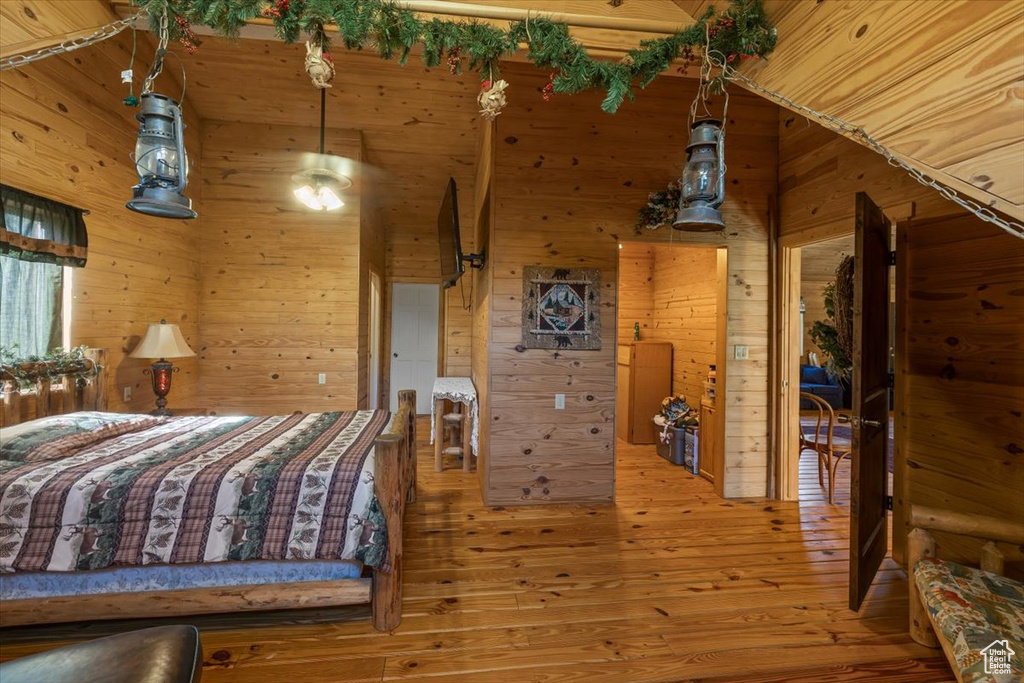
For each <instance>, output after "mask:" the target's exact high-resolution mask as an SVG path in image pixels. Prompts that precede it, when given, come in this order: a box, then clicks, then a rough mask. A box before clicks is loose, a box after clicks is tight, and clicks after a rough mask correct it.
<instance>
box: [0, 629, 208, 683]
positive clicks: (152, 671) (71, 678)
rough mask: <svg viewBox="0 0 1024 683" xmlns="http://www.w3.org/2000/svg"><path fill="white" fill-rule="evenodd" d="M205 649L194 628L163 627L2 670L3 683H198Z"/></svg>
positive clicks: (52, 652)
mask: <svg viewBox="0 0 1024 683" xmlns="http://www.w3.org/2000/svg"><path fill="white" fill-rule="evenodd" d="M202 668H203V649H202V647H201V645H200V643H199V631H197V630H196V628H195V627H194V626H158V627H156V628H147V629H143V630H141V631H131V632H129V633H119V634H117V635H115V636H109V637H107V638H99V639H97V640H90V641H88V642H85V643H78V644H77V645H69V646H67V647H60V648H57V649H56V650H49V651H48V652H40V653H38V654H34V655H31V656H29V657H23V658H21V659H15V660H12V661H9V662H4V663H3V664H0V681H3V683H43V682H44V681H45V683H81V682H82V681H89V683H194V682H195V681H198V680H199V678H200V676H201V675H202Z"/></svg>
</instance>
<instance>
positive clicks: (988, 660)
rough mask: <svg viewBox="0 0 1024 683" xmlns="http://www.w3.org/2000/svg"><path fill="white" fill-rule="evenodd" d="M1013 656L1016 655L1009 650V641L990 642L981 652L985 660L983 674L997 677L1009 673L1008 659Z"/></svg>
mask: <svg viewBox="0 0 1024 683" xmlns="http://www.w3.org/2000/svg"><path fill="white" fill-rule="evenodd" d="M1014 654H1016V653H1015V652H1014V651H1013V650H1011V649H1010V641H1008V640H994V641H992V642H991V643H990V644H989V645H988V647H986V648H985V649H983V650H982V651H981V655H982V657H984V658H985V673H987V674H997V675H998V674H1008V673H1010V657H1012V656H1013V655H1014Z"/></svg>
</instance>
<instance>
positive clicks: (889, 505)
mask: <svg viewBox="0 0 1024 683" xmlns="http://www.w3.org/2000/svg"><path fill="white" fill-rule="evenodd" d="M885 509H886V510H892V496H886V497H885Z"/></svg>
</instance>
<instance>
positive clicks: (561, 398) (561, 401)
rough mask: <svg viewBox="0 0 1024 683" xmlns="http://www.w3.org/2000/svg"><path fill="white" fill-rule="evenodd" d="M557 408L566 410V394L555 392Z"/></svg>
mask: <svg viewBox="0 0 1024 683" xmlns="http://www.w3.org/2000/svg"><path fill="white" fill-rule="evenodd" d="M555 410H565V394H555Z"/></svg>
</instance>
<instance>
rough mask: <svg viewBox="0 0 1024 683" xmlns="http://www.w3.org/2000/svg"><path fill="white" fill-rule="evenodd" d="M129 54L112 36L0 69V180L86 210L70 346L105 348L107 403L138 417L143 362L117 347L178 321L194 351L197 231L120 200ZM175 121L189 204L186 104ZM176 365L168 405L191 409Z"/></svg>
mask: <svg viewBox="0 0 1024 683" xmlns="http://www.w3.org/2000/svg"><path fill="white" fill-rule="evenodd" d="M11 4H12V5H13V4H14V3H11ZM5 6H6V3H5ZM108 13H109V10H108ZM110 16H112V15H110ZM131 51H132V40H131V35H130V34H122V35H120V36H118V37H116V38H113V39H110V40H107V41H105V42H103V43H100V44H98V45H95V46H93V47H89V48H86V49H82V50H79V51H76V52H74V53H71V54H69V55H65V56H58V57H51V58H48V59H45V60H42V61H39V62H36V63H34V64H32V65H30V66H26V67H22V68H19V69H15V70H11V71H4V72H2V73H0V177H2V178H3V182H4V183H6V184H9V185H12V186H14V187H18V188H20V189H23V190H26V191H29V192H34V193H36V194H39V195H41V196H45V197H50V198H52V199H56V200H58V201H62V202H66V203H68V204H72V205H74V206H78V207H81V208H84V209H88V210H89V211H90V214H89V215H88V216H87V217H86V225H87V226H88V230H89V261H88V264H87V265H86V267H85V268H84V269H75V270H74V273H73V295H74V303H73V312H72V321H73V322H72V325H71V342H72V344H74V345H81V344H86V345H88V346H90V347H96V348H105V349H108V351H109V353H108V357H107V358H108V361H107V364H108V373H109V375H108V382H107V393H108V406H109V409H110V410H114V411H134V412H145V411H148V410H151V409H152V407H153V403H154V399H153V393H152V390H151V389H150V382H149V378H148V377H146V376H144V375H143V372H142V371H143V370H144V369H145V368H147V367H149V363H150V361H147V360H137V359H132V358H127V354H128V353H129V352H130V351H131V350H132V349H133V348H134V347H135V345H136V344H137V343H138V342H139V340H140V339H141V338H142V335H144V334H145V332H146V329H147V327H148V325H149V324H150V323H155V322H159V321H160V319H161V318H165V319H166V320H167V321H168V322H173V323H177V324H178V325H180V326H181V331H182V333H183V334H184V336H185V339H186V340H187V341H188V343H189V344H190V345H191V346H192V347H193V349H195V350H197V351H198V349H199V346H200V339H199V327H198V318H199V233H200V227H199V222H198V221H179V220H167V219H163V218H153V217H148V216H143V215H141V214H137V213H133V212H131V211H129V210H128V209H126V208H125V207H124V203H125V201H127V200H128V199H130V198H131V187H132V185H134V184H135V183H136V182H137V180H138V179H137V176H136V175H135V171H134V164H133V163H132V161H131V159H130V157H129V155H130V154H131V153H132V151H133V150H134V147H135V138H136V132H137V130H138V124H137V123H136V122H135V120H134V118H133V117H134V114H135V111H136V110H134V109H130V108H128V107H126V106H124V104H122V102H121V100H122V99H123V98H124V97H125V96H126V95H127V94H128V89H127V86H123V85H121V83H120V72H121V70H122V69H125V68H127V67H128V64H129V62H130V58H131ZM151 57H152V49H151V48H150V47H149V45H148V43H147V42H146V41H140V43H139V51H138V54H137V55H136V61H135V74H136V78H137V79H138V78H139V77H140V76H141V74H142V73H143V71H144V69H147V68H148V66H149V63H150V59H151ZM157 86H158V87H159V88H163V92H167V93H169V94H173V95H177V94H178V93H180V92H181V87H180V85H178V84H177V83H176V82H175V76H174V75H173V74H172V73H171V72H170V70H168V72H167V73H165V74H164V75H163V76H161V79H160V80H159V81H158V82H157ZM135 91H136V93H138V91H139V85H138V83H136V90H135ZM185 117H186V118H185V122H186V125H187V126H188V129H187V130H186V141H187V149H188V152H189V157H190V159H191V162H192V168H191V174H190V176H189V177H190V185H189V188H188V192H187V194H188V196H189V197H191V198H192V200H193V203H194V204H195V205H197V206H198V205H199V204H200V202H199V200H200V198H201V194H202V181H201V180H202V177H203V173H202V169H201V163H200V160H201V150H200V140H199V135H198V129H199V124H198V117H197V116H196V114H195V111H194V110H193V109H192V107H191V106H190V105H189V104H188V103H186V111H185ZM200 210H201V209H200ZM174 364H175V366H177V367H179V368H180V369H181V372H180V373H178V374H177V375H176V376H175V378H174V385H173V389H172V391H171V394H170V396H169V406H170V407H171V408H174V407H177V406H194V405H196V397H197V389H198V379H197V377H198V373H197V368H198V363H197V360H196V359H195V358H185V359H181V360H175V361H174ZM126 386H130V387H131V388H132V400H131V401H129V402H125V401H124V400H123V390H124V388H125V387H126Z"/></svg>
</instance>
